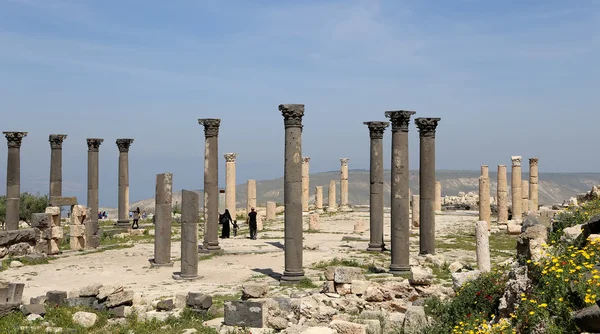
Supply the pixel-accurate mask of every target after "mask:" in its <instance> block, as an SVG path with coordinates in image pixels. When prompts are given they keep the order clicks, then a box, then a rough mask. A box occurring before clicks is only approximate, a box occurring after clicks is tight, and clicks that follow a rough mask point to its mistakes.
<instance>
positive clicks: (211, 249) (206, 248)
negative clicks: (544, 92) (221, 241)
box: [198, 244, 225, 254]
mask: <svg viewBox="0 0 600 334" xmlns="http://www.w3.org/2000/svg"><path fill="white" fill-rule="evenodd" d="M224 252H225V251H224V250H223V248H221V247H219V246H218V245H217V246H210V245H206V244H202V245H198V254H212V253H224Z"/></svg>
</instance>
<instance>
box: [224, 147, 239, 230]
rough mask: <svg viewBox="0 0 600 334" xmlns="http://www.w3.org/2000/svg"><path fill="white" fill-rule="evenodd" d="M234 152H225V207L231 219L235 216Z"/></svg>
mask: <svg viewBox="0 0 600 334" xmlns="http://www.w3.org/2000/svg"><path fill="white" fill-rule="evenodd" d="M236 157H237V154H236V153H225V208H226V209H227V210H229V214H231V217H232V218H233V219H236V218H235V217H237V214H236V210H235V204H236V199H235V158H236Z"/></svg>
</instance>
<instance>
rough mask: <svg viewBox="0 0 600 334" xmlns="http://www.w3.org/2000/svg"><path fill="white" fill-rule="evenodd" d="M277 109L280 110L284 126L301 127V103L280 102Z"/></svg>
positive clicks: (302, 107)
mask: <svg viewBox="0 0 600 334" xmlns="http://www.w3.org/2000/svg"><path fill="white" fill-rule="evenodd" d="M279 111H281V115H282V116H283V120H284V124H285V127H286V128H289V127H300V128H301V127H302V117H303V116H304V105H303V104H280V105H279Z"/></svg>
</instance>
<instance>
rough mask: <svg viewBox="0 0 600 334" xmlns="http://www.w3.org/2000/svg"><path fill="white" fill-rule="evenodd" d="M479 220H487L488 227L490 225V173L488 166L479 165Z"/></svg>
mask: <svg viewBox="0 0 600 334" xmlns="http://www.w3.org/2000/svg"><path fill="white" fill-rule="evenodd" d="M479 221H484V222H487V224H488V229H490V228H491V227H492V226H491V207H490V174H489V167H488V166H481V176H480V177H479Z"/></svg>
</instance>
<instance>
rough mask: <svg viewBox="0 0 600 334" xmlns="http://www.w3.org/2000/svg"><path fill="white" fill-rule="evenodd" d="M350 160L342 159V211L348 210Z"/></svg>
mask: <svg viewBox="0 0 600 334" xmlns="http://www.w3.org/2000/svg"><path fill="white" fill-rule="evenodd" d="M348 160H350V159H348V158H341V159H340V162H341V164H342V165H341V170H340V210H342V211H347V210H348Z"/></svg>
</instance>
